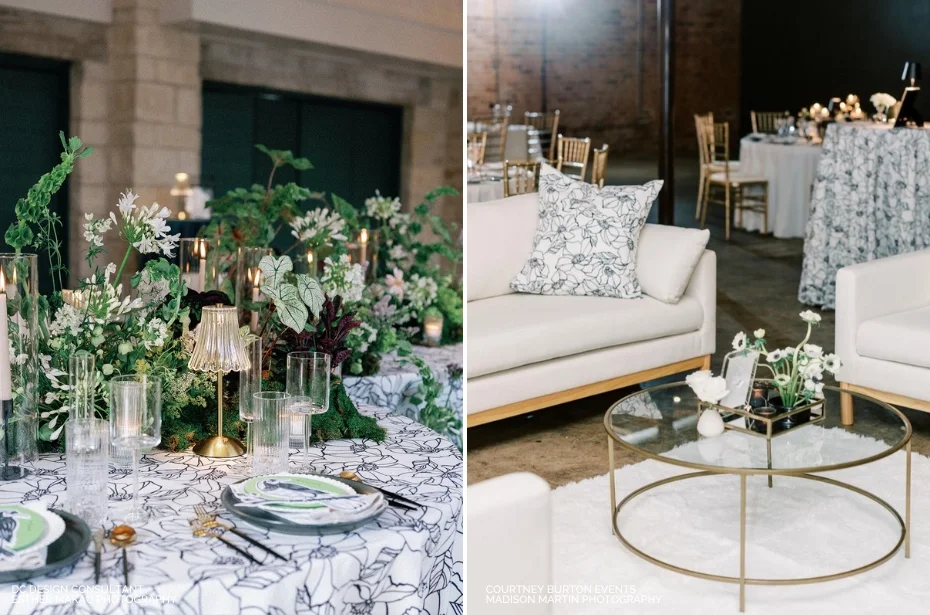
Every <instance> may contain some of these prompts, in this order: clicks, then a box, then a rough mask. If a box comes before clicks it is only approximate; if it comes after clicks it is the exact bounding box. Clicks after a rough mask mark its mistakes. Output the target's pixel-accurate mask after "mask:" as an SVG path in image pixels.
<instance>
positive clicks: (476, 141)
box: [468, 132, 488, 164]
mask: <svg viewBox="0 0 930 615" xmlns="http://www.w3.org/2000/svg"><path fill="white" fill-rule="evenodd" d="M487 145H488V133H486V132H472V133H469V134H468V155H469V157H471V155H472V149H473V148H474V150H475V152H476V153H477V155H476V156H475V160H474V162H475V164H484V150H485V148H486V147H487Z"/></svg>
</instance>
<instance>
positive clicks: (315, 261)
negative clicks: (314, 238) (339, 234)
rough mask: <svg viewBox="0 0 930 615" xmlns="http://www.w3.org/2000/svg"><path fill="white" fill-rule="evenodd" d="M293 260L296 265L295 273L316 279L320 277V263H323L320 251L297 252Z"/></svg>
mask: <svg viewBox="0 0 930 615" xmlns="http://www.w3.org/2000/svg"><path fill="white" fill-rule="evenodd" d="M324 248H325V247H324ZM292 260H293V263H294V273H306V274H308V275H310V276H311V277H314V278H318V277H320V275H319V274H320V271H319V266H320V262H322V259H321V258H320V250H305V251H303V252H297V253H296V254H295V255H294V258H293V259H292Z"/></svg>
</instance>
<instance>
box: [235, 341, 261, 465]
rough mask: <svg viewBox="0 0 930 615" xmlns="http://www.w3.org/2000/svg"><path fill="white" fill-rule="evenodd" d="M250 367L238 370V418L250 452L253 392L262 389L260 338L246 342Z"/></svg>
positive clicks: (247, 452) (249, 452)
mask: <svg viewBox="0 0 930 615" xmlns="http://www.w3.org/2000/svg"><path fill="white" fill-rule="evenodd" d="M245 354H246V355H248V357H249V363H251V367H249V369H246V370H242V371H240V372H239V420H240V421H243V422H244V423H245V425H246V432H245V452H246V454H247V455H248V454H251V453H252V421H254V420H255V410H256V408H255V405H256V404H255V394H256V393H260V392H261V390H262V339H261V338H256V339H254V340H252V341H251V342H249V343H248V344H246V346H245Z"/></svg>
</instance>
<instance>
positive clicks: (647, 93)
mask: <svg viewBox="0 0 930 615" xmlns="http://www.w3.org/2000/svg"><path fill="white" fill-rule="evenodd" d="M675 5H676V6H675V8H676V12H675V29H676V30H675V62H676V66H675V79H676V84H675V134H676V139H677V142H676V149H679V150H680V151H696V149H697V144H696V141H695V137H694V119H693V114H694V113H699V112H706V111H713V112H714V114H715V116H717V117H718V118H720V119H721V120H728V121H736V120H737V119H738V117H739V92H740V82H739V79H740V53H739V50H740V2H738V1H737V0H693V1H692V0H689V1H688V2H682V1H678V2H676V3H675ZM467 6H468V21H467V41H468V43H467V44H468V114H469V115H470V116H471V115H481V114H484V113H486V112H487V108H488V104H489V103H491V102H493V101H499V102H506V101H509V102H510V103H511V104H513V105H514V113H515V114H516V116H517V118H516V119H515V121H519V117H520V116H522V114H523V112H524V111H539V110H541V109H542V99H543V81H544V78H543V74H544V73H543V68H544V67H545V99H546V107H547V109H549V110H553V109H560V110H561V112H562V116H561V122H560V127H562V128H563V130H562V132H563V133H564V134H570V135H573V136H589V137H591V138H592V139H593V140H594V142H595V144H597V145H599V144H600V143H601V142H604V143H607V144H609V145H610V146H611V149H612V150H614V151H617V152H621V153H630V154H637V153H646V152H649V153H651V152H654V151H655V150H656V148H657V141H658V123H657V120H658V117H659V113H660V110H659V82H658V39H657V14H656V0H586V1H585V2H584V3H580V2H576V3H568V2H562V3H551V2H550V3H541V2H538V1H536V0H468V4H467ZM544 39H545V44H544V43H543V40H544ZM544 60H545V63H544Z"/></svg>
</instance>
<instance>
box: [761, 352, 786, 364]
mask: <svg viewBox="0 0 930 615" xmlns="http://www.w3.org/2000/svg"><path fill="white" fill-rule="evenodd" d="M784 358H785V351H784V350H781V349H780V348H776V349H775V350H773V351H772V352H770V353H768V354H767V355H765V360H766V361H768V362H769V363H771V364H775V363H778V362H779V361H781V360H782V359H784Z"/></svg>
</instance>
